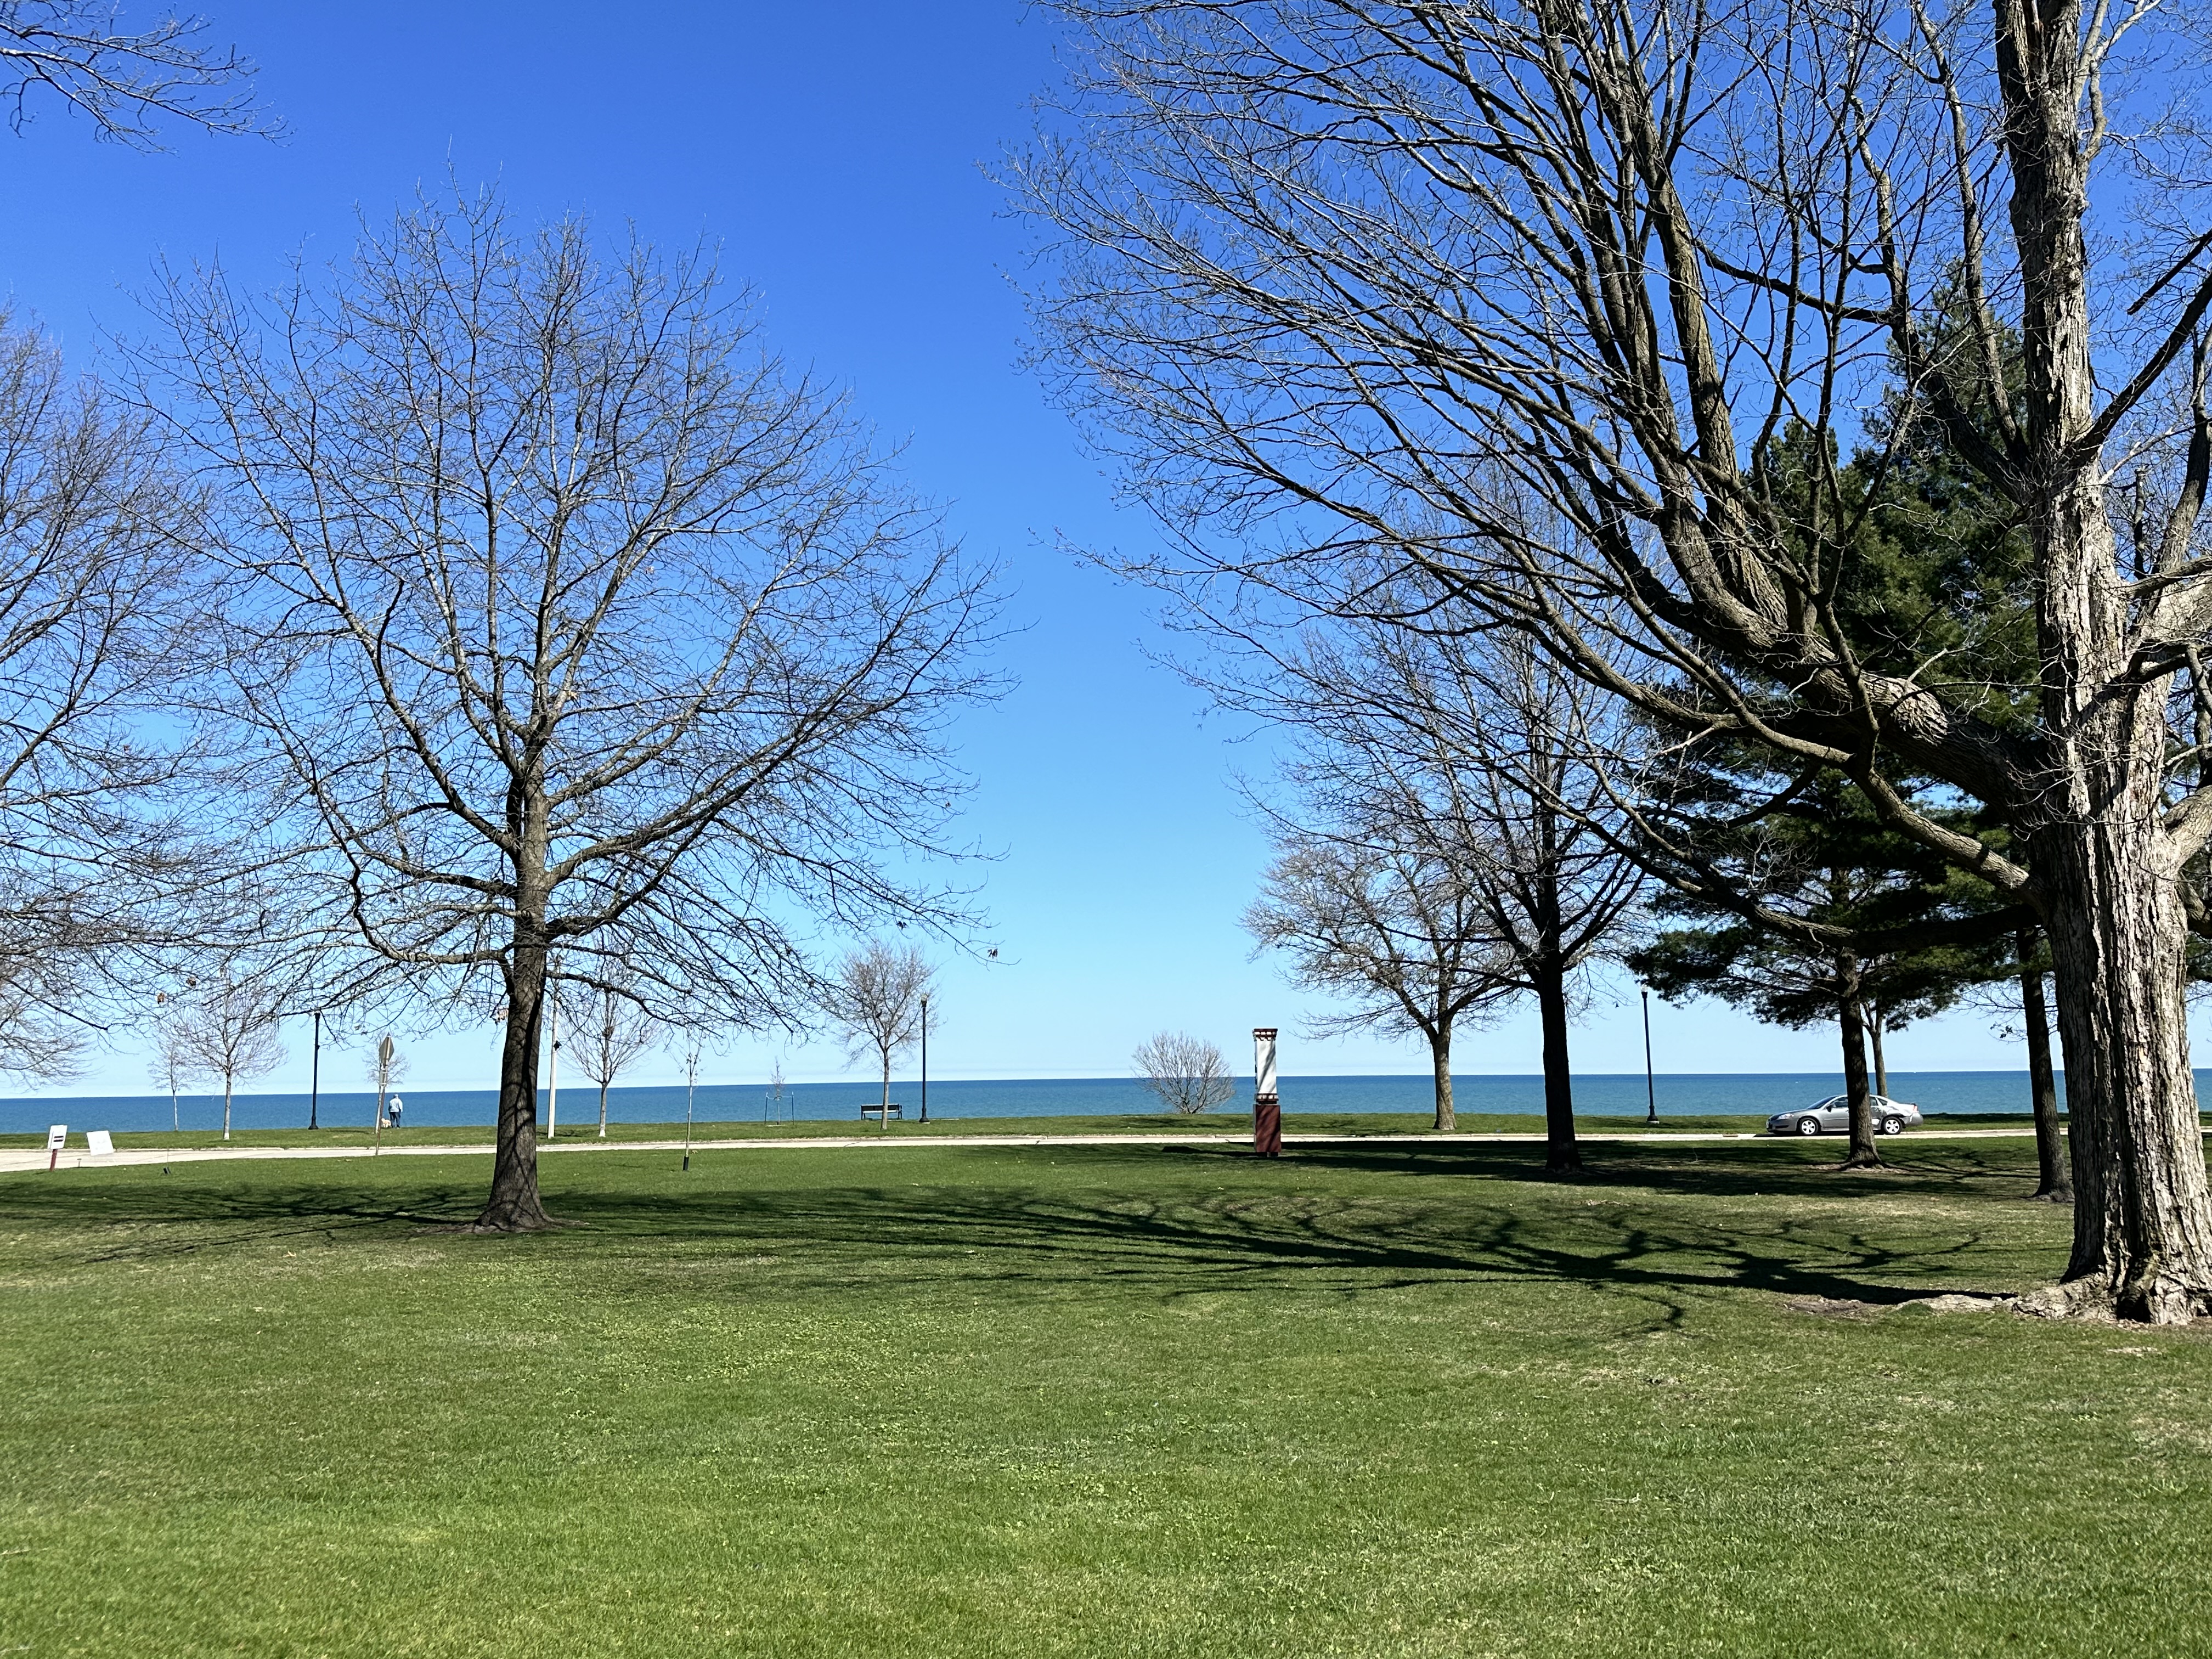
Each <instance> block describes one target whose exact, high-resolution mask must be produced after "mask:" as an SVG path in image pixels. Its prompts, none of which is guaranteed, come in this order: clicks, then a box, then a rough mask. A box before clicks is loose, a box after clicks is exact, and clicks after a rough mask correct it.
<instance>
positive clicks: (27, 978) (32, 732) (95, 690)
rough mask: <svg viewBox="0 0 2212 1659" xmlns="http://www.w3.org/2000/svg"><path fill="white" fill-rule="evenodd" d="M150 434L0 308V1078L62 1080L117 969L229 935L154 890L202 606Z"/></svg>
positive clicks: (168, 837)
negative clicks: (154, 952) (182, 682)
mask: <svg viewBox="0 0 2212 1659" xmlns="http://www.w3.org/2000/svg"><path fill="white" fill-rule="evenodd" d="M156 436H157V435H155V434H154V433H153V432H151V431H150V430H149V422H147V421H146V419H145V418H144V417H143V416H141V415H137V414H135V413H133V412H131V411H128V410H118V408H117V407H116V406H115V405H114V404H112V401H111V400H109V399H108V398H106V396H105V395H104V394H103V393H102V392H101V391H100V388H99V386H97V385H96V384H95V383H94V382H93V381H91V380H82V379H78V378H76V377H73V376H71V375H70V374H68V373H67V372H66V371H65V370H64V368H63V365H62V362H61V358H60V355H59V353H58V351H57V350H56V349H54V347H53V346H52V343H50V342H48V341H47V340H46V339H45V338H44V337H42V336H40V334H39V333H38V332H37V331H35V330H33V329H30V328H27V327H24V326H21V325H18V324H16V323H15V322H14V321H12V320H11V319H8V318H6V317H5V316H4V315H0V1073H11V1074H14V1075H16V1076H20V1077H27V1078H48V1079H52V1078H58V1077H62V1076H66V1075H69V1074H70V1072H71V1071H72V1070H73V1069H74V1067H75V1066H76V1062H77V1060H78V1059H79V1058H80V1056H81V1054H82V1051H83V1049H84V1048H85V1047H86V1044H87V1042H88V1039H89V1038H90V1037H91V1036H93V1035H94V1033H95V1031H96V1030H97V1029H98V1028H99V1026H100V1019H101V1016H100V1012H99V1008H100V1004H101V1003H102V1001H103V1000H105V998H106V994H108V993H109V992H110V991H112V989H113V988H114V986H115V982H116V976H117V975H118V972H119V971H120V970H121V969H123V968H124V967H125V964H126V963H129V962H131V961H134V960H139V959H141V957H140V955H139V953H141V952H143V951H149V950H151V949H153V948H155V947H156V946H157V945H159V944H160V943H161V941H162V939H164V938H174V937H177V936H179V935H180V934H185V935H202V934H204V933H220V932H222V931H223V930H222V927H220V926H219V925H217V924H216V923H215V922H213V921H210V920H209V919H208V918H207V917H204V916H203V917H201V918H200V921H201V922H202V923H205V924H206V925H205V926H201V925H197V924H186V923H184V922H183V921H180V920H179V918H178V917H177V916H176V915H172V914H171V913H170V911H169V909H167V908H165V907H164V905H163V903H162V901H163V900H164V898H165V897H166V898H170V899H173V898H175V897H177V896H179V890H180V888H181V887H182V886H183V885H184V884H185V881H184V878H187V877H188V875H189V873H190V872H191V863H190V860H187V859H185V857H184V856H183V855H182V854H181V853H180V851H179V836H178V834H177V829H176V825H175V823H174V822H173V819H172V817H171V816H170V815H171V812H172V810H173V801H172V799H170V797H169V794H168V791H169V788H170V787H171V786H172V785H173V784H174V783H175V782H176V781H177V780H178V778H179V772H180V766H181V757H182V754H183V748H184V745H183V744H182V743H181V742H179V741H169V740H167V738H175V737H179V736H180V735H181V736H188V735H189V733H188V728H186V727H185V726H182V725H181V724H180V723H179V721H178V720H176V719H175V718H174V698H173V696H171V695H170V688H171V687H172V686H173V678H174V674H175V671H176V670H177V667H178V664H179V657H180V655H181V654H182V653H185V652H186V651H189V650H190V648H191V647H192V645H193V644H194V643H195V641H196V640H197V638H198V637H199V634H198V630H197V629H196V628H195V627H194V626H193V619H194V617H195V613H196V611H197V610H198V609H199V608H200V607H199V606H198V605H197V604H196V603H195V601H194V594H193V587H192V580H191V579H192V576H193V573H194V569H195V560H194V556H193V555H192V553H191V550H189V548H188V546H187V545H186V544H185V538H184V537H183V535H181V534H180V532H184V531H185V530H186V529H187V527H188V526H190V525H191V521H192V519H193V515H194V512H195V504H194V492H193V491H192V490H191V489H190V488H189V486H187V485H186V484H185V483H184V482H183V481H181V480H179V478H178V477H176V476H175V475H174V474H173V472H172V471H170V470H169V469H168V468H167V467H166V466H165V465H164V464H163V457H162V456H161V452H160V447H159V444H158V442H157V441H156ZM156 711H158V712H159V714H161V716H162V718H161V720H160V721H159V729H160V731H161V732H166V734H167V737H166V738H165V737H163V736H159V735H157V734H156V727H155V726H150V725H149V722H148V721H147V720H146V719H145V718H144V717H146V716H147V715H148V714H151V713H155V712H156Z"/></svg>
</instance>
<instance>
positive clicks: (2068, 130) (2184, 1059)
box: [1994, 0, 2212, 1324]
mask: <svg viewBox="0 0 2212 1659" xmlns="http://www.w3.org/2000/svg"><path fill="white" fill-rule="evenodd" d="M1994 10H1995V21H1996V52H1997V73H1998V81H1999V84H2000V86H2001V88H2002V94H2003V100H2004V143H2005V149H2006V151H2007V154H2008V158H2009V160H2010V161H2011V164H2012V173H2013V192H2012V199H2011V203H2010V216H2011V222H2012V230H2013V236H2014V240H2015V246H2017V248H2018V250H2019V254H2020V270H2021V343H2022V346H2023V365H2024V367H2025V368H2026V370H2027V374H2026V381H2027V386H2026V392H2027V432H2028V434H2029V444H2028V450H2029V453H2028V454H2027V458H2026V459H2027V465H2024V466H2023V467H2022V468H2021V473H2022V475H2023V477H2024V478H2025V479H2026V481H2027V483H2028V486H2029V490H2030V494H2029V499H2028V502H2027V507H2028V512H2027V526H2028V532H2029V534H2030V536H2031V537H2032V538H2033V542H2034V545H2035V550H2036V554H2037V561H2036V562H2037V567H2038V576H2039V580H2038V581H2037V582H2036V585H2035V592H2036V630H2037V635H2038V640H2039V648H2040V651H2041V654H2042V659H2043V696H2042V724H2043V727H2044V730H2045V733H2046V734H2047V735H2046V736H2045V738H2044V748H2045V757H2046V764H2047V767H2048V771H2049V775H2048V776H2047V777H2045V778H2044V779H2042V780H2039V784H2040V787H2039V788H2038V789H2036V790H2035V791H2034V793H2033V794H2032V795H2030V796H2029V797H2028V799H2029V802H2030V805H2029V806H2028V807H2027V810H2026V811H2024V812H2023V813H2022V814H2021V818H2022V820H2023V822H2022V823H2021V826H2020V827H2021V829H2023V830H2024V831H2025V838H2026V840H2027V846H2028V851H2029V863H2030V865H2031V866H2032V867H2033V871H2034V874H2035V882H2036V887H2037V890H2038V892H2039V896H2040V898H2041V901H2042V902H2041V908H2042V909H2043V912H2044V931H2045V935H2046V937H2048V938H2049V939H2050V941H2051V966H2052V968H2053V969H2054V974H2055V979H2056V982H2057V991H2058V1029H2059V1035H2060V1037H2061V1039H2062V1040H2063V1042H2064V1044H2065V1049H2066V1090H2067V1099H2068V1105H2069V1113H2068V1116H2069V1125H2070V1139H2071V1142H2072V1148H2073V1151H2074V1152H2075V1167H2074V1175H2075V1206H2074V1253H2073V1257H2072V1260H2071V1261H2069V1262H2068V1264H2067V1268H2066V1277H2065V1279H2064V1280H2063V1281H2062V1282H2061V1283H2060V1284H2058V1285H2055V1286H2052V1287H2051V1289H2049V1290H2046V1291H2038V1292H2036V1293H2034V1294H2033V1296H2031V1297H2028V1298H2027V1305H2028V1306H2030V1307H2031V1308H2033V1309H2036V1310H2040V1311H2046V1312H2069V1311H2073V1310H2111V1311H2112V1312H2115V1313H2118V1315H2120V1316H2122V1317H2124V1318H2131V1319H2143V1320H2148V1321H2151V1322H2154V1323H2160V1324H2166V1323H2173V1322H2180V1321H2183V1320H2186V1319H2189V1318H2191V1317H2193V1316H2195V1315H2197V1314H2198V1313H2202V1312H2203V1311H2205V1310H2207V1309H2208V1308H2212V1192H2208V1190H2207V1184H2206V1182H2205V1176H2204V1144H2203V1133H2202V1132H2201V1130H2200V1129H2199V1127H2198V1118H2197V1091H2196V1085H2195V1081H2194V1079H2192V1077H2191V1074H2190V1070H2189V1033H2188V1028H2187V1025H2186V1023H2185V1019H2184V1018H2183V1008H2182V994H2181V987H2182V957H2183V950H2184V946H2185V943H2186V939H2187V933H2186V924H2185V917H2184V915H2183V912H2182V908H2181V897H2180V891H2179V885H2178V880H2179V875H2180V871H2179V868H2178V867H2177V865H2176V860H2175V859H2174V858H2173V857H2172V854H2171V852H2170V850H2169V848H2168V847H2167V844H2166V834H2165V831H2164V829H2163V827H2162V824H2161V822H2160V821H2161V818H2162V817H2163V811H2164V801H2163V799H2162V795H2163V782H2164V779H2163V772H2164V760H2165V751H2166V728H2165V718H2164V708H2163V700H2164V695H2165V687H2164V684H2163V683H2160V684H2157V685H2155V686H2152V687H2145V686H2143V685H2142V684H2131V682H2132V681H2133V680H2134V678H2135V677H2134V675H2133V673H2132V668H2133V664H2132V663H2131V661H2130V658H2131V656H2132V654H2133V653H2132V651H2131V649H2130V645H2129V640H2128V635H2129V600H2128V595H2127V593H2126V592H2125V591H2124V587H2123V586H2122V583H2121V580H2120V578H2119V572H2118V561H2117V559H2116V557H2115V549H2114V545H2113V536H2112V520H2111V518H2110V516H2109V514H2108V513H2107V511H2106V501H2105V493H2104V492H2105V481H2104V477H2103V473H2102V463H2101V459H2100V456H2099V455H2098V454H2097V453H2095V447H2094V446H2093V445H2092V444H2087V443H2085V442H2084V439H2085V438H2086V437H2087V435H2089V434H2090V433H2091V432H2092V431H2093V429H2094V428H2095V427H2096V423H2097V412H2098V410H2097V400H2098V388H2097V379H2096V374H2095V371H2094V366H2093V362H2092V361H2091V352H2090V343H2089V342H2090V308H2089V261H2088V253H2087V244H2086V240H2085V239H2084V236H2083V233H2082V221H2083V217H2084V216H2085V214H2086V213H2087V209H2088V178H2087V159H2088V158H2087V155H2085V154H2084V151H2083V149H2082V135H2083V129H2082V125H2081V111H2080V109H2079V107H2078V100H2079V98H2080V92H2079V88H2080V86H2081V60H2080V51H2081V12H2080V9H2079V7H2078V6H2077V5H2075V4H2072V3H2069V0H2049V3H2048V4H2047V5H2045V4H2037V3H2034V0H1996V4H1995V8H1994Z"/></svg>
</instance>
